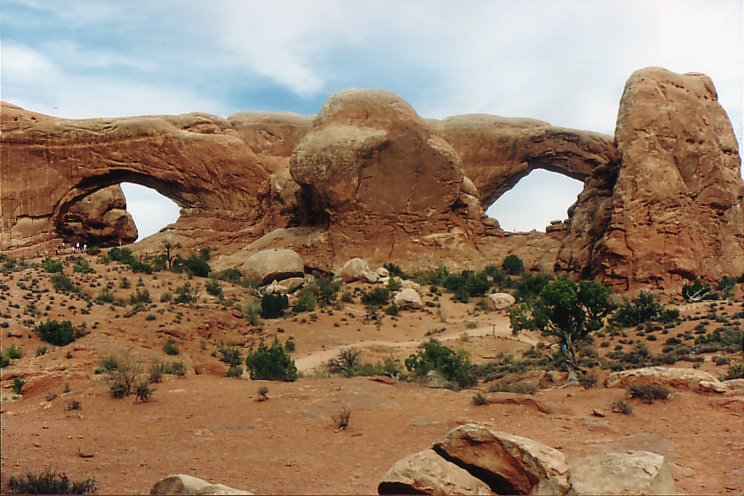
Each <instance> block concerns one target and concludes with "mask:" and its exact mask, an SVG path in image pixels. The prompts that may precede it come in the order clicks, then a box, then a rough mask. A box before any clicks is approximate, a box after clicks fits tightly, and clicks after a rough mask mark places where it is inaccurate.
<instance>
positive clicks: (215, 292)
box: [205, 279, 222, 298]
mask: <svg viewBox="0 0 744 496" xmlns="http://www.w3.org/2000/svg"><path fill="white" fill-rule="evenodd" d="M205 288H206V290H207V293H209V294H211V295H212V296H216V297H218V298H222V286H220V283H219V281H217V279H212V280H210V281H209V282H208V283H207V284H206V286H205Z"/></svg>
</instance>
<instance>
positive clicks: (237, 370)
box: [225, 365, 243, 379]
mask: <svg viewBox="0 0 744 496" xmlns="http://www.w3.org/2000/svg"><path fill="white" fill-rule="evenodd" d="M225 375H227V377H232V378H235V379H239V378H240V377H243V367H241V366H240V365H230V366H229V367H228V368H227V372H225Z"/></svg>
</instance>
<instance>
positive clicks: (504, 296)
mask: <svg viewBox="0 0 744 496" xmlns="http://www.w3.org/2000/svg"><path fill="white" fill-rule="evenodd" d="M488 299H489V300H491V302H492V303H493V308H494V310H503V309H505V308H509V307H510V306H512V305H514V303H516V302H517V300H516V299H515V298H514V297H513V296H512V295H510V294H509V293H493V294H490V295H488Z"/></svg>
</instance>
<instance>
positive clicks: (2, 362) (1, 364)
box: [0, 353, 10, 369]
mask: <svg viewBox="0 0 744 496" xmlns="http://www.w3.org/2000/svg"><path fill="white" fill-rule="evenodd" d="M8 365H10V358H8V357H6V356H5V353H0V369H4V368H5V367H7V366H8Z"/></svg>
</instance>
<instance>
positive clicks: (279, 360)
mask: <svg viewBox="0 0 744 496" xmlns="http://www.w3.org/2000/svg"><path fill="white" fill-rule="evenodd" d="M245 362H246V366H247V367H248V372H249V373H250V376H251V379H253V380H270V381H287V382H293V381H295V380H296V379H297V367H296V366H295V362H294V360H293V359H292V357H291V356H290V355H289V353H288V352H287V351H286V350H285V349H284V347H283V346H282V345H281V343H280V342H279V339H278V338H277V337H274V342H273V343H272V344H271V346H267V345H266V343H265V342H264V340H263V338H262V339H261V341H260V342H259V344H258V349H257V350H255V351H254V350H253V347H251V350H250V352H249V353H248V356H247V358H246V361H245Z"/></svg>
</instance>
